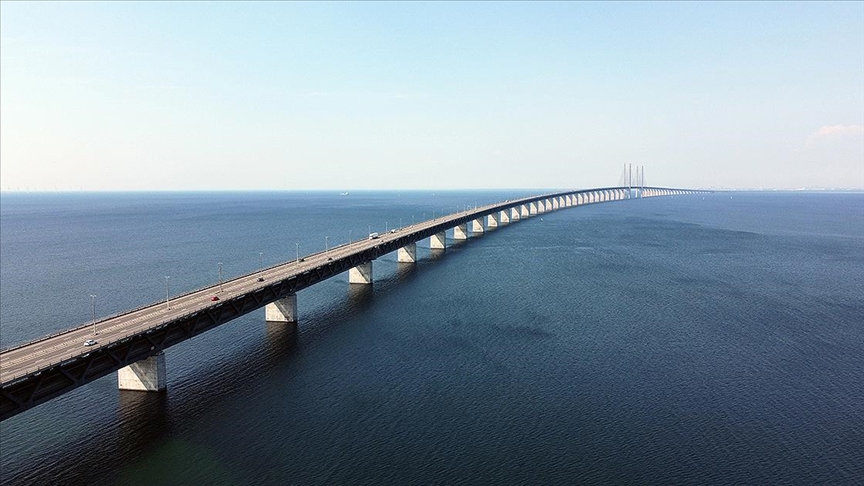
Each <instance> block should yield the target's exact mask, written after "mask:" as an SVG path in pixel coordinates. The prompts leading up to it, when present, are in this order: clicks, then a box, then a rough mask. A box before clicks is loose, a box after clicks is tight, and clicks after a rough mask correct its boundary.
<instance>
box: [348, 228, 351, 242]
mask: <svg viewBox="0 0 864 486" xmlns="http://www.w3.org/2000/svg"><path fill="white" fill-rule="evenodd" d="M348 244H349V245H350V244H351V230H350V229H349V230H348Z"/></svg>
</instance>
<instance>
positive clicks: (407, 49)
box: [0, 2, 864, 190]
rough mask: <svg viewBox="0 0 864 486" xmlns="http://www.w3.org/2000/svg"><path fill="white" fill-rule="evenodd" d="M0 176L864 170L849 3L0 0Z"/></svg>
mask: <svg viewBox="0 0 864 486" xmlns="http://www.w3.org/2000/svg"><path fill="white" fill-rule="evenodd" d="M0 22H2V23H0V41H2V43H0V187H2V189H4V190H16V189H17V190H25V189H27V190H55V189H60V190H67V189H72V190H79V189H83V190H198V189H205V190H207V189H334V190H343V189H390V188H392V189H447V188H453V189H457V188H570V187H592V186H601V185H603V186H605V185H610V184H616V183H617V182H618V179H619V176H620V174H621V172H622V166H623V164H625V163H633V164H644V165H645V167H646V174H647V178H648V183H649V184H656V185H664V186H679V187H747V188H753V187H778V188H796V187H802V186H809V187H815V186H818V187H846V188H862V187H864V2H838V3H828V2H807V3H780V2H766V3H740V2H723V3H683V2H672V3H654V2H638V3H623V2H615V3H581V2H580V3H537V2H531V3H492V2H478V3H463V2H449V3H448V2H434V3H414V2H411V3H396V2H383V3H367V2H361V3H341V2H340V3H299V2H288V3H277V2H261V3H252V2H248V3H205V2H191V3H173V2H143V3H129V2H113V3H112V2H101V3H82V2H57V3H43V2H40V3H24V2H2V3H0Z"/></svg>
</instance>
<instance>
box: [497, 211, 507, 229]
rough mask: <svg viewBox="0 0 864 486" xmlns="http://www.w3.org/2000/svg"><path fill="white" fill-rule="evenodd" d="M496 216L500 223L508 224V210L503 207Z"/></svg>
mask: <svg viewBox="0 0 864 486" xmlns="http://www.w3.org/2000/svg"><path fill="white" fill-rule="evenodd" d="M498 218H499V219H500V220H501V224H502V225H505V224H510V210H509V209H505V210H503V211H501V212H500V213H499V214H498Z"/></svg>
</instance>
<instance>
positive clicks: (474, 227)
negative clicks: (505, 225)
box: [471, 218, 486, 235]
mask: <svg viewBox="0 0 864 486" xmlns="http://www.w3.org/2000/svg"><path fill="white" fill-rule="evenodd" d="M484 231H486V228H485V227H483V218H477V219H475V220H474V221H471V232H472V233H474V234H475V235H478V234H480V233H483V232H484Z"/></svg>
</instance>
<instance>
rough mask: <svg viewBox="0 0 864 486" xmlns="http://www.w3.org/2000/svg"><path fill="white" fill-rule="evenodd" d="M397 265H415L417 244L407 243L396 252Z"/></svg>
mask: <svg viewBox="0 0 864 486" xmlns="http://www.w3.org/2000/svg"><path fill="white" fill-rule="evenodd" d="M396 261H397V262H399V263H417V243H409V244H407V245H405V246H403V247H402V248H399V250H398V251H397V252H396Z"/></svg>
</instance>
